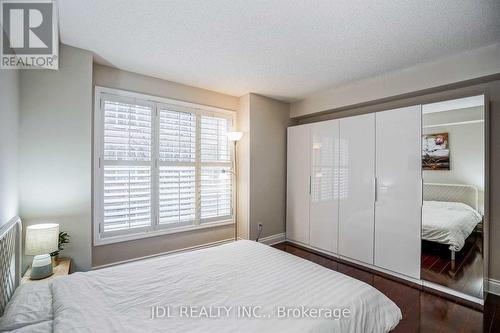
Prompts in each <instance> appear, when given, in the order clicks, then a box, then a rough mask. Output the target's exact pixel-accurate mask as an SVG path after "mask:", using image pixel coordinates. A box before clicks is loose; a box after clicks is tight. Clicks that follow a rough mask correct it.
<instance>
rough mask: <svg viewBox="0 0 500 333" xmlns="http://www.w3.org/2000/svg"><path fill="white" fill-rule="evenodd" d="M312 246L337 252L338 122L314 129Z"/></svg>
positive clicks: (319, 125) (314, 127)
mask: <svg viewBox="0 0 500 333" xmlns="http://www.w3.org/2000/svg"><path fill="white" fill-rule="evenodd" d="M310 150H311V151H312V155H311V182H312V183H311V199H310V200H311V203H310V204H311V211H310V245H311V246H313V247H316V248H318V249H322V250H325V251H329V252H335V253H336V252H337V236H338V194H339V192H338V189H339V186H338V172H339V121H338V120H330V121H324V122H319V123H314V124H312V125H311V146H310Z"/></svg>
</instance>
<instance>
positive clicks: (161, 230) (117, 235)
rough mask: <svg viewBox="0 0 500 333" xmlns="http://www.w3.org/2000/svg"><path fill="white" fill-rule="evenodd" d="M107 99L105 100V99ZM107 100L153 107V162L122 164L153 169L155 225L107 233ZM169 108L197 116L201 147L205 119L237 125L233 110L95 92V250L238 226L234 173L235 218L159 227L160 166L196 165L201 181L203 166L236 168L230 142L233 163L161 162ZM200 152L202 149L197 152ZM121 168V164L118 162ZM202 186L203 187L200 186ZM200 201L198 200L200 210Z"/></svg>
mask: <svg viewBox="0 0 500 333" xmlns="http://www.w3.org/2000/svg"><path fill="white" fill-rule="evenodd" d="M103 97H104V98H103ZM104 100H116V101H121V102H125V103H126V102H131V101H133V102H134V103H137V104H140V105H148V106H152V136H151V140H152V146H151V161H148V162H138V163H137V162H124V163H122V164H127V163H129V164H137V165H150V166H151V184H152V186H151V203H152V204H151V225H150V226H146V227H138V228H132V229H124V230H116V231H108V232H106V233H104V232H103V230H102V228H103V214H104V207H103V195H104V165H106V164H105V163H104V158H103V154H104V109H103V106H104ZM165 105H167V106H168V105H173V106H175V107H181V108H186V111H189V112H193V113H194V114H195V115H196V120H197V122H196V133H197V136H196V144H197V145H198V144H199V143H200V140H201V138H200V135H199V134H200V133H199V132H200V126H201V123H200V119H201V116H202V115H205V116H207V115H208V116H211V115H212V116H213V115H216V116H217V117H222V118H226V119H228V121H229V128H233V127H234V124H235V123H236V112H235V111H232V110H227V109H222V108H217V107H212V106H206V105H201V104H196V103H190V102H184V101H179V100H175V99H169V98H164V97H157V96H152V95H147V94H141V93H135V92H131V91H127V90H121V89H113V88H107V87H101V86H95V91H94V119H93V131H94V133H93V138H94V142H93V173H92V174H93V188H92V196H93V213H92V216H93V229H94V231H93V235H94V237H93V238H94V241H93V244H94V246H99V245H105V244H112V243H117V242H124V241H129V240H135V239H142V238H149V237H155V236H159V235H166V234H175V233H180V232H187V231H192V230H200V229H206V228H213V227H218V226H223V225H231V224H234V223H235V221H234V207H235V197H236V193H235V191H234V188H235V186H234V184H235V181H236V179H235V176H234V174H232V173H231V181H232V187H231V207H232V209H231V214H230V215H228V216H222V217H216V218H211V219H203V220H202V219H199V218H198V219H195V220H194V223H193V224H189V225H181V226H177V227H172V226H168V225H162V224H160V223H159V216H158V215H159V214H158V213H159V193H158V189H159V170H160V166H174V165H184V164H186V165H187V164H194V166H195V170H196V177H197V178H199V177H201V167H202V166H212V165H213V166H228V167H230V168H232V166H233V165H234V149H233V147H232V145H231V144H230V142H228V145H229V146H228V149H229V152H230V159H229V162H201V161H200V160H201V158H200V157H201V153H198V151H197V153H196V161H195V162H194V163H193V162H186V163H184V162H179V163H177V162H164V161H161V160H160V159H159V151H158V148H159V146H158V144H159V124H160V122H159V115H160V114H159V112H160V111H159V110H160V108H161V107H162V106H163V107H164V106H165ZM197 147H198V146H197ZM197 149H198V148H197ZM117 164H118V165H119V164H120V161H117ZM199 184H200V183H199ZM199 190H201V184H200V185H199V186H198V187H197V188H196V191H199ZM199 201H200V197H199V195H197V196H196V208H197V209H198V208H200V207H201V206H200V203H199Z"/></svg>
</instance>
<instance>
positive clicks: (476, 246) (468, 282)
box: [421, 233, 483, 297]
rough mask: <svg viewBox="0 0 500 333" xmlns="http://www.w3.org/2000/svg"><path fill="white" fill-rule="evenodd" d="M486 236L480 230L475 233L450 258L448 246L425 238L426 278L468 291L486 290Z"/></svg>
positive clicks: (423, 268)
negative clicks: (484, 259) (484, 255)
mask: <svg viewBox="0 0 500 333" xmlns="http://www.w3.org/2000/svg"><path fill="white" fill-rule="evenodd" d="M482 249H483V240H482V235H481V234H479V233H473V234H471V235H470V236H469V237H468V238H467V240H466V242H465V245H464V247H463V248H462V250H461V251H460V252H458V253H457V254H456V258H455V264H454V265H453V264H452V261H451V260H450V250H449V249H448V246H446V245H442V244H437V243H433V242H427V241H422V260H421V266H422V279H424V280H427V281H432V282H435V283H438V284H440V285H443V286H447V287H450V288H452V289H454V290H457V291H460V292H463V293H465V294H468V295H471V296H474V297H481V295H482V294H483V254H482Z"/></svg>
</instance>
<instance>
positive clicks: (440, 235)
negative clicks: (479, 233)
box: [422, 201, 482, 252]
mask: <svg viewBox="0 0 500 333" xmlns="http://www.w3.org/2000/svg"><path fill="white" fill-rule="evenodd" d="M481 219H482V218H481V215H480V214H479V213H478V212H477V211H475V210H474V209H473V208H472V207H470V206H468V205H466V204H463V203H461V202H444V201H424V203H423V207H422V239H425V240H428V241H432V242H437V243H441V244H446V245H449V246H450V250H452V251H456V252H458V251H460V250H461V249H462V247H463V246H464V244H465V240H466V239H467V237H469V235H470V234H471V233H472V230H474V228H475V227H476V225H477V224H478V223H479V222H481Z"/></svg>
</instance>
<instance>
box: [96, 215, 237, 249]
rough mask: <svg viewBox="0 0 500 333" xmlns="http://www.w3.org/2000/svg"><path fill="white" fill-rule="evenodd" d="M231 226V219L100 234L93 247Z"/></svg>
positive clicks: (232, 221) (232, 222)
mask: <svg viewBox="0 0 500 333" xmlns="http://www.w3.org/2000/svg"><path fill="white" fill-rule="evenodd" d="M231 224H234V220H232V219H231V220H223V221H216V222H205V223H203V224H200V225H189V226H182V227H177V228H161V229H157V230H149V231H142V232H137V233H130V234H124V235H116V236H106V235H103V234H100V235H99V236H98V237H99V238H95V239H94V246H100V245H107V244H113V243H120V242H126V241H131V240H137V239H143V238H150V237H156V236H161V235H169V234H176V233H180V232H188V231H196V230H202V229H207V228H215V227H220V226H224V225H231Z"/></svg>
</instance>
